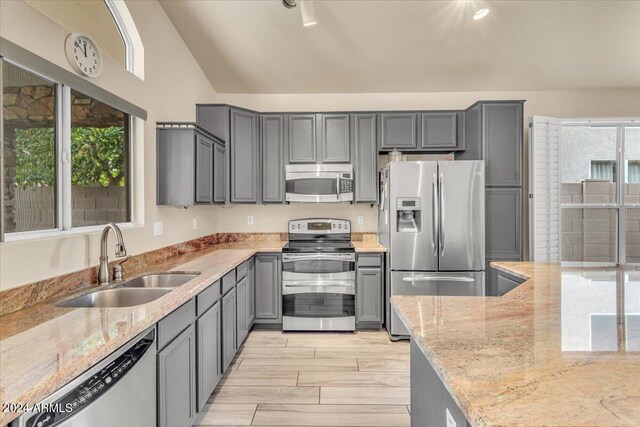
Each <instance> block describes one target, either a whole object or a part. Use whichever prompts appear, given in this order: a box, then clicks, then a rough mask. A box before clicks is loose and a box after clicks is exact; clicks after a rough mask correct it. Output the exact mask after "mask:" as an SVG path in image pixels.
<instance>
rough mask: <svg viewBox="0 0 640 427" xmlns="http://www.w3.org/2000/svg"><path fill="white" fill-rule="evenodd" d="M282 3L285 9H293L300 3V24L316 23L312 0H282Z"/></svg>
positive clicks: (307, 25) (310, 24)
mask: <svg viewBox="0 0 640 427" xmlns="http://www.w3.org/2000/svg"><path fill="white" fill-rule="evenodd" d="M282 4H283V5H284V7H286V8H287V9H293V8H295V7H296V6H297V5H298V4H299V5H300V14H301V15H302V25H303V26H305V27H310V26H312V25H316V24H317V23H318V21H317V20H316V10H315V6H314V4H313V0H282Z"/></svg>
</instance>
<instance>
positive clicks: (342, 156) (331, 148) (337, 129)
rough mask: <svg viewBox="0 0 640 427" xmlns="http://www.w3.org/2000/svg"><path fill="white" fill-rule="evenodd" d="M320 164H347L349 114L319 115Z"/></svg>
mask: <svg viewBox="0 0 640 427" xmlns="http://www.w3.org/2000/svg"><path fill="white" fill-rule="evenodd" d="M318 118H319V120H320V128H319V130H320V138H319V140H320V141H321V144H320V147H321V150H322V151H321V154H320V156H319V157H320V162H322V163H349V162H350V161H351V150H350V149H349V144H350V138H349V131H350V130H349V114H319V115H318Z"/></svg>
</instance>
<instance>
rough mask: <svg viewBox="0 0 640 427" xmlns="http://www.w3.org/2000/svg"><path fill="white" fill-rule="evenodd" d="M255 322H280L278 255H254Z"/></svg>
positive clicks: (280, 291)
mask: <svg viewBox="0 0 640 427" xmlns="http://www.w3.org/2000/svg"><path fill="white" fill-rule="evenodd" d="M255 277H256V319H255V322H256V323H280V322H282V307H281V300H282V286H281V281H282V279H281V272H280V255H278V254H260V255H256V257H255Z"/></svg>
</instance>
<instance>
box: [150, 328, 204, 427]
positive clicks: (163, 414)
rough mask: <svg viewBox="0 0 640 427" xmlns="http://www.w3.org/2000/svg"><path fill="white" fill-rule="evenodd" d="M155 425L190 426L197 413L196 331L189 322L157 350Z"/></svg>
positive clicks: (160, 426) (161, 426)
mask: <svg viewBox="0 0 640 427" xmlns="http://www.w3.org/2000/svg"><path fill="white" fill-rule="evenodd" d="M157 357H158V423H159V424H158V425H159V427H190V426H191V423H192V421H193V419H194V417H195V414H196V334H195V329H194V327H193V325H190V326H189V327H188V328H187V329H185V330H184V331H183V332H182V333H180V335H178V336H177V337H176V338H175V339H174V340H173V341H171V342H170V343H169V344H168V345H167V346H166V347H165V348H163V349H162V350H160V351H159V352H158V356H157Z"/></svg>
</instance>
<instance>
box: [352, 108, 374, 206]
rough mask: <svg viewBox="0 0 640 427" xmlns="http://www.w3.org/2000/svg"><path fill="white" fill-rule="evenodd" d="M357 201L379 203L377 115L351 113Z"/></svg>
mask: <svg viewBox="0 0 640 427" xmlns="http://www.w3.org/2000/svg"><path fill="white" fill-rule="evenodd" d="M351 140H352V141H351V150H352V151H353V153H354V155H353V156H352V157H353V159H354V163H355V164H354V174H355V181H356V183H355V184H356V189H355V202H356V203H378V142H377V138H376V115H375V114H373V113H370V114H352V115H351Z"/></svg>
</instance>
